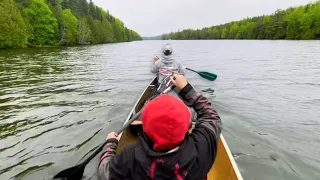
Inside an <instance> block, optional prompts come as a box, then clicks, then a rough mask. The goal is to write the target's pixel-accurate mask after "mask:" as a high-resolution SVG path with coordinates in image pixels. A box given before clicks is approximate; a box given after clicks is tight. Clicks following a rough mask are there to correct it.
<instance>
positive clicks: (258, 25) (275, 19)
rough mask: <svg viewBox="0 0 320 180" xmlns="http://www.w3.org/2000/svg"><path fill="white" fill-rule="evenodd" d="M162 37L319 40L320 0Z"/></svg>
mask: <svg viewBox="0 0 320 180" xmlns="http://www.w3.org/2000/svg"><path fill="white" fill-rule="evenodd" d="M163 39H178V40H179V39H181V40H182V39H292V40H299V39H305V40H309V39H320V1H317V2H315V3H310V4H308V5H306V6H299V7H295V8H293V7H290V8H288V9H286V10H277V11H276V12H275V13H274V14H272V15H266V16H259V17H253V18H246V19H243V20H241V21H233V22H230V23H226V24H223V25H218V26H212V27H206V28H203V29H201V30H199V29H198V30H193V29H186V30H183V31H181V32H174V33H170V34H164V35H163Z"/></svg>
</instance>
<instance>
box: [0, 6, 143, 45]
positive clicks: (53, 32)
mask: <svg viewBox="0 0 320 180" xmlns="http://www.w3.org/2000/svg"><path fill="white" fill-rule="evenodd" d="M134 40H141V37H140V35H139V34H138V33H137V32H135V31H133V30H130V29H128V28H126V27H125V26H124V24H123V22H121V21H120V20H119V19H117V18H115V17H114V16H112V15H111V14H110V13H109V12H106V11H104V10H103V9H102V8H100V7H97V6H95V5H94V4H93V2H92V0H90V1H89V2H87V0H0V49H4V48H24V47H27V46H29V47H33V46H55V45H84V44H98V43H113V42H126V41H134Z"/></svg>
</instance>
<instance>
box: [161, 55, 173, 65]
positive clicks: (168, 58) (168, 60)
mask: <svg viewBox="0 0 320 180" xmlns="http://www.w3.org/2000/svg"><path fill="white" fill-rule="evenodd" d="M161 61H162V62H163V63H164V64H171V63H173V61H174V59H173V57H172V55H169V56H165V55H162V57H161Z"/></svg>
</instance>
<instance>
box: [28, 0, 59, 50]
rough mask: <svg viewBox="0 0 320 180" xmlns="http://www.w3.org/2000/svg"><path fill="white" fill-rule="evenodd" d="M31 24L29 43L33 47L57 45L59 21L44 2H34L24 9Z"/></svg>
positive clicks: (39, 0) (34, 0) (33, 0)
mask: <svg viewBox="0 0 320 180" xmlns="http://www.w3.org/2000/svg"><path fill="white" fill-rule="evenodd" d="M24 14H25V18H26V21H27V22H28V24H29V27H28V29H29V33H30V36H29V39H28V41H29V43H30V44H33V45H53V44H55V43H56V38H55V37H56V36H55V30H56V29H57V28H56V27H57V19H56V18H55V17H54V15H53V13H52V11H51V10H50V9H49V7H48V5H47V4H46V3H45V2H44V1H43V0H32V1H31V4H30V6H29V7H28V8H25V9H24Z"/></svg>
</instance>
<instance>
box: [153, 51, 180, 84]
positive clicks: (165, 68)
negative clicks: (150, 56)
mask: <svg viewBox="0 0 320 180" xmlns="http://www.w3.org/2000/svg"><path fill="white" fill-rule="evenodd" d="M151 72H152V73H157V76H158V82H159V83H161V82H162V80H163V79H164V78H165V77H167V76H168V75H171V74H172V72H174V73H180V74H182V75H184V74H185V69H184V68H183V67H182V65H181V63H180V61H178V60H175V59H173V57H172V55H169V56H162V57H161V59H160V60H158V61H157V62H155V63H154V64H153V66H152V68H151Z"/></svg>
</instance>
